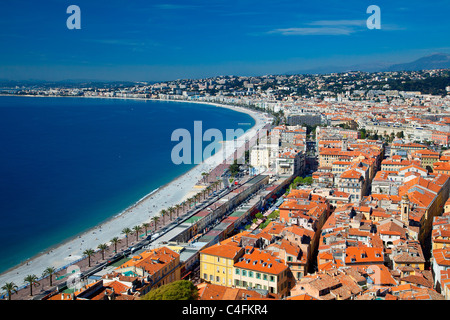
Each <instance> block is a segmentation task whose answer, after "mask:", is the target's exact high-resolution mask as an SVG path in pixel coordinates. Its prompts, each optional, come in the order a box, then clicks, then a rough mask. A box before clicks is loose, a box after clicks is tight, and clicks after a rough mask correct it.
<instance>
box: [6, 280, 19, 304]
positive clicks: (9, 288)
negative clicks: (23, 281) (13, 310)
mask: <svg viewBox="0 0 450 320" xmlns="http://www.w3.org/2000/svg"><path fill="white" fill-rule="evenodd" d="M2 290H5V291H6V293H7V294H8V300H11V295H12V294H13V293H17V291H18V290H19V287H17V286H16V284H15V283H14V282H7V283H5V285H4V286H3V287H2Z"/></svg>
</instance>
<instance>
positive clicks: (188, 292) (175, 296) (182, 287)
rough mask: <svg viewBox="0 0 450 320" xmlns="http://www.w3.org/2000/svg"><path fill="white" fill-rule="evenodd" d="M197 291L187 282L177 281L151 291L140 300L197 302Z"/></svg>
mask: <svg viewBox="0 0 450 320" xmlns="http://www.w3.org/2000/svg"><path fill="white" fill-rule="evenodd" d="M197 299H198V289H197V287H196V286H195V285H194V284H193V283H192V282H191V281H188V280H179V281H174V282H172V283H168V284H166V285H163V286H161V287H159V288H156V289H153V290H151V291H150V292H149V293H147V294H146V295H144V296H143V297H141V300H197Z"/></svg>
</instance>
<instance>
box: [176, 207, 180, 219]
mask: <svg viewBox="0 0 450 320" xmlns="http://www.w3.org/2000/svg"><path fill="white" fill-rule="evenodd" d="M180 208H181V204H176V205H175V210H176V211H177V218H178V217H179V216H180Z"/></svg>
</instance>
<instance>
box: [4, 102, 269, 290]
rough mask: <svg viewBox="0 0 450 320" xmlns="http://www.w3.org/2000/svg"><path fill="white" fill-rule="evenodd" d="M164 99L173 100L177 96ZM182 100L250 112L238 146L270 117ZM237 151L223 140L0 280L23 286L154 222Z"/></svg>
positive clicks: (196, 189)
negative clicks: (196, 160)
mask: <svg viewBox="0 0 450 320" xmlns="http://www.w3.org/2000/svg"><path fill="white" fill-rule="evenodd" d="M130 99H137V98H130ZM142 100H144V99H142ZM147 100H156V99H147ZM161 101H170V102H173V101H176V100H161ZM179 102H185V103H186V102H188V103H203V104H208V105H212V106H217V107H223V108H228V109H231V110H235V111H238V112H244V113H247V114H249V115H250V116H251V117H252V118H253V119H254V120H255V125H254V126H253V127H252V128H250V129H248V130H247V131H246V133H245V134H244V136H242V137H241V138H240V139H238V140H237V145H236V147H241V146H242V145H243V143H244V141H243V140H244V138H245V139H248V140H249V139H251V138H252V137H254V136H255V135H256V133H257V131H258V130H260V129H261V128H263V127H264V126H265V125H266V121H265V119H264V117H263V116H262V115H261V114H260V113H257V112H254V111H251V110H248V109H245V108H241V107H235V106H228V105H221V104H216V103H209V102H197V101H192V102H191V101H179ZM234 151H235V145H234V144H232V143H224V144H222V149H221V150H220V152H217V153H216V154H214V155H213V156H212V157H211V158H209V159H207V161H204V162H202V163H200V164H198V165H197V166H195V167H194V168H193V169H191V170H190V171H188V172H187V173H185V174H183V175H182V176H180V177H178V178H177V179H175V180H173V181H171V182H170V183H168V184H167V185H165V186H161V187H160V188H159V189H158V190H156V191H154V192H153V193H151V194H149V195H147V196H145V197H144V198H142V199H140V200H139V201H138V202H136V203H135V204H133V205H132V206H130V207H129V208H128V209H126V210H125V211H124V212H122V213H120V214H118V215H116V216H114V217H113V218H111V219H109V220H107V221H105V222H104V223H102V224H101V225H99V226H96V227H94V228H92V229H90V230H88V231H86V232H85V233H83V234H81V235H77V236H75V237H74V238H72V239H70V240H68V241H66V242H64V243H62V244H59V245H58V246H56V247H54V248H51V249H49V250H48V251H45V252H43V253H41V254H40V255H37V256H35V257H32V258H30V259H29V260H27V262H26V263H23V264H22V265H20V266H17V267H15V268H13V269H10V270H8V271H6V272H5V273H2V274H1V275H0V284H1V285H3V284H4V283H6V282H14V283H15V284H16V285H17V286H19V287H21V286H23V285H24V284H25V283H24V278H25V277H26V276H27V275H30V274H35V275H36V276H37V277H38V278H40V277H41V275H42V273H43V271H44V270H45V269H46V268H48V267H50V266H51V267H54V268H61V267H63V266H67V265H69V264H71V263H73V262H75V261H77V260H79V259H81V258H82V257H83V252H84V251H85V250H86V249H93V250H96V248H97V246H98V245H99V244H102V243H106V244H110V240H111V239H112V238H114V237H119V238H123V237H124V236H123V235H122V234H121V231H122V230H123V229H124V228H126V227H128V228H130V229H131V228H133V227H134V226H136V225H141V224H142V223H144V222H150V221H151V218H152V217H153V216H155V215H159V213H160V212H161V210H162V209H167V208H169V207H171V206H174V205H176V204H180V203H181V202H182V201H184V200H185V199H187V198H189V197H191V196H192V195H194V194H196V193H198V192H199V190H200V189H199V188H198V187H197V188H195V186H196V184H197V183H198V182H199V180H200V179H201V178H202V173H203V172H209V171H211V170H212V169H214V168H215V167H216V166H217V165H218V164H220V163H221V162H222V161H223V157H229V156H231V155H232V154H233V153H234Z"/></svg>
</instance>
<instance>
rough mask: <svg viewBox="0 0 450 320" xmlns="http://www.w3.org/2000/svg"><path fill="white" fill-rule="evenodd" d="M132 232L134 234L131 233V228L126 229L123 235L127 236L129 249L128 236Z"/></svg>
mask: <svg viewBox="0 0 450 320" xmlns="http://www.w3.org/2000/svg"><path fill="white" fill-rule="evenodd" d="M131 232H132V231H131V229H130V228H124V229H123V230H122V234H124V235H125V239H126V240H127V247H128V235H129V234H130V233H131Z"/></svg>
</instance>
